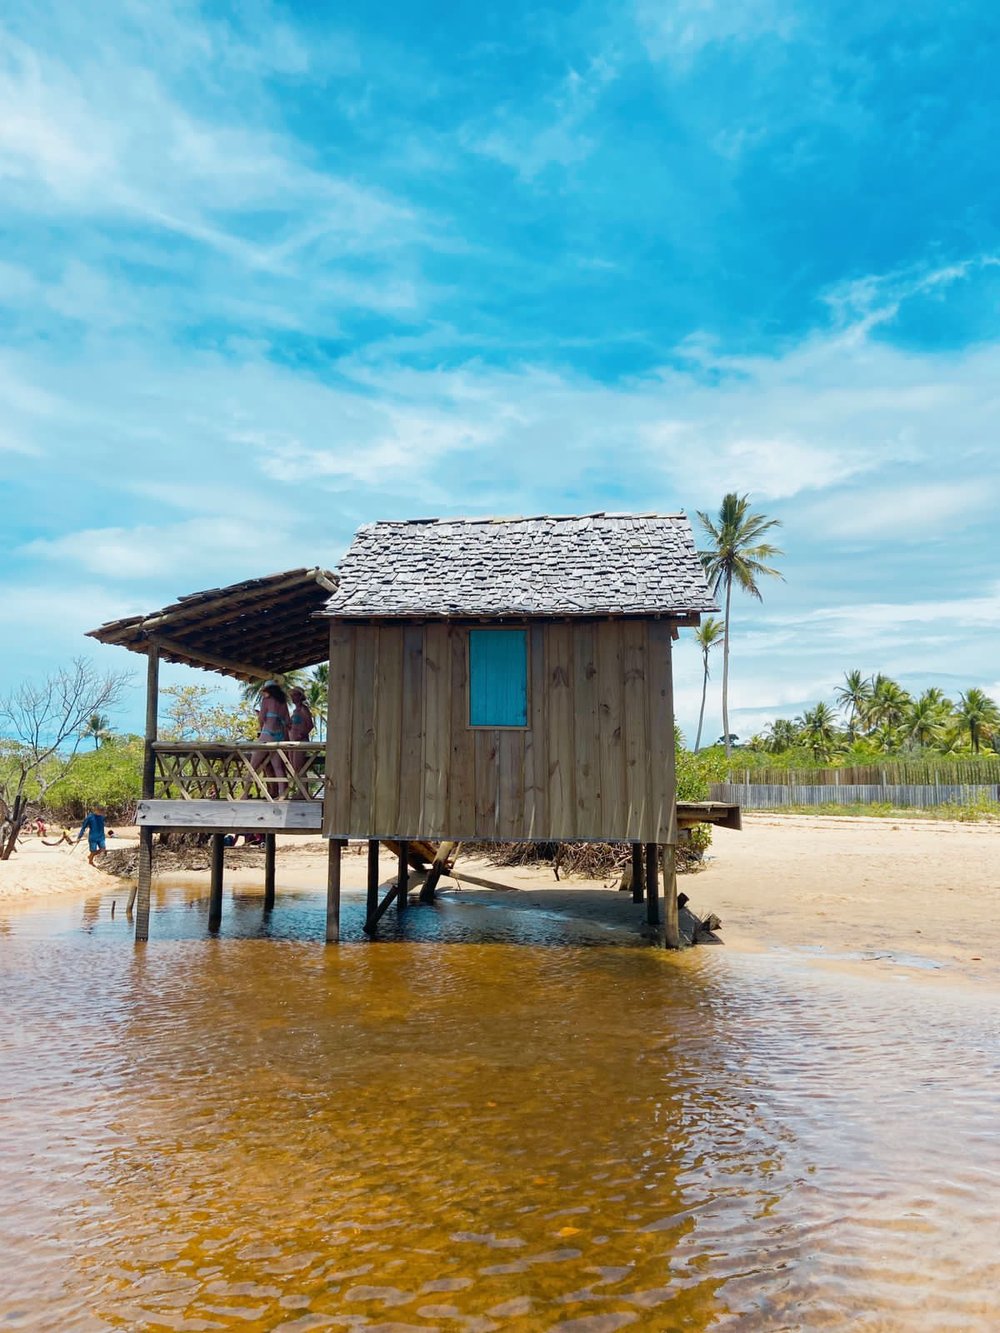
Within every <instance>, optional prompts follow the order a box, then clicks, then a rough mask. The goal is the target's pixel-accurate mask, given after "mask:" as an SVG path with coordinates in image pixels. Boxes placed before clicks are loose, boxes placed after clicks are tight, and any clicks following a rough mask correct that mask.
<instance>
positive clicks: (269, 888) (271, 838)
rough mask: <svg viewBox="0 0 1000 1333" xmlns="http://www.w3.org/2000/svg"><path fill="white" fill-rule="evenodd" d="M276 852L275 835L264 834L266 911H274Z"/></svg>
mask: <svg viewBox="0 0 1000 1333" xmlns="http://www.w3.org/2000/svg"><path fill="white" fill-rule="evenodd" d="M274 852H275V835H274V834H273V833H265V834H264V911H265V912H270V911H272V910H273V909H274Z"/></svg>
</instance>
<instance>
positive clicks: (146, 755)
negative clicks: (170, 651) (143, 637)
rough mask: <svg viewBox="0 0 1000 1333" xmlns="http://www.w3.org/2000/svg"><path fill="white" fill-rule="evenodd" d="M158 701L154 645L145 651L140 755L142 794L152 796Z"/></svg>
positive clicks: (158, 663)
mask: <svg viewBox="0 0 1000 1333" xmlns="http://www.w3.org/2000/svg"><path fill="white" fill-rule="evenodd" d="M159 701H160V653H159V650H158V648H157V647H156V644H155V643H151V644H150V645H149V648H148V649H147V658H146V729H145V733H144V742H143V754H142V794H143V796H145V797H147V798H148V797H151V796H152V795H153V784H154V782H155V775H156V753H155V751H154V749H153V747H154V745H155V744H156V732H157V711H158V707H159Z"/></svg>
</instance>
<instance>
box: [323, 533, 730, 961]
mask: <svg viewBox="0 0 1000 1333" xmlns="http://www.w3.org/2000/svg"><path fill="white" fill-rule="evenodd" d="M717 609H718V608H717V607H716V606H715V603H714V602H713V599H712V595H711V593H710V591H709V588H708V586H707V583H706V580H705V575H704V572H703V569H702V566H701V562H700V561H699V559H698V556H697V554H696V552H695V547H694V541H693V538H692V534H691V529H690V525H689V523H688V520H687V518H686V517H685V516H684V515H682V514H668V515H638V516H637V515H617V514H593V515H589V516H586V517H573V518H554V517H541V518H518V519H471V520H453V519H441V520H430V521H416V522H398V523H374V524H369V525H367V526H366V527H363V528H361V529H360V531H359V532H358V533H357V535H356V537H355V539H354V542H353V544H352V545H351V547H350V549H349V550H348V552H347V555H346V556H345V558H344V560H343V561H342V563H341V565H340V567H339V569H338V585H337V589H336V591H335V592H334V593H332V594H331V596H330V598H329V600H328V602H327V605H326V608H325V613H324V614H326V615H328V616H330V617H331V627H330V667H329V673H330V674H329V682H330V685H329V688H330V717H331V726H330V732H329V739H328V741H327V754H326V780H327V790H326V798H325V802H324V814H323V832H324V835H325V836H326V837H328V838H331V839H336V840H340V839H348V838H367V839H389V838H391V839H393V840H395V841H398V842H403V843H405V842H407V841H408V840H411V839H415V838H419V839H422V840H449V841H459V840H462V841H465V840H470V839H472V840H499V841H508V840H518V839H524V840H529V841H539V842H550V841H551V842H565V841H594V842H610V841H623V842H631V843H632V844H633V847H634V848H635V849H636V860H637V862H638V860H639V856H640V853H639V850H638V849H640V848H642V849H645V851H644V853H643V860H644V863H645V864H644V871H643V874H642V875H638V873H637V879H642V878H644V879H645V881H646V889H647V897H648V902H649V916H650V920H651V921H654V922H656V921H658V920H659V912H658V908H657V905H656V898H655V880H656V875H655V872H651V871H650V866H651V865H654V866H655V865H656V864H657V863H658V862H659V860H660V849H663V848H666V849H668V850H667V852H666V855H665V856H664V858H663V861H664V865H665V867H666V872H665V873H666V874H667V876H668V879H669V881H670V884H671V885H672V882H673V876H672V872H671V866H672V862H673V848H674V847H675V846H676V844H677V839H678V830H677V813H676V800H675V781H674V710H673V690H672V678H671V645H672V641H673V640H674V639H675V638H676V637H677V631H678V629H679V628H680V627H681V626H684V625H697V624H698V621H699V618H700V616H701V615H702V613H704V612H707V611H715V610H717ZM637 871H638V867H637ZM651 882H652V884H653V885H654V891H653V893H652V894H651V893H650V884H651ZM674 903H675V894H674V893H673V890H672V888H671V889H670V891H669V892H668V893H667V920H666V923H665V924H666V928H667V933H668V937H669V936H670V935H671V934H672V933H673V931H672V923H671V917H672V915H673V912H674V910H675V907H674Z"/></svg>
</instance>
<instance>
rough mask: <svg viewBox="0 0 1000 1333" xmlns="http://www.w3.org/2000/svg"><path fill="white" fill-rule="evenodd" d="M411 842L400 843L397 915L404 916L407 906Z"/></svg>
mask: <svg viewBox="0 0 1000 1333" xmlns="http://www.w3.org/2000/svg"><path fill="white" fill-rule="evenodd" d="M409 860H410V844H409V843H408V842H401V843H400V844H399V875H398V878H397V880H396V883H397V885H398V888H397V891H396V915H397V916H402V915H403V913H404V912H405V911H406V908H407V897H406V891H407V889H408V888H409V885H410V865H409Z"/></svg>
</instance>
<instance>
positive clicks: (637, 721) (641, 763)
mask: <svg viewBox="0 0 1000 1333" xmlns="http://www.w3.org/2000/svg"><path fill="white" fill-rule="evenodd" d="M647 642H648V640H647V634H646V625H645V623H644V622H643V621H641V620H628V621H625V622H623V624H622V627H621V643H622V758H623V762H624V767H625V816H626V819H625V832H624V836H625V837H626V838H630V839H631V838H638V837H641V835H642V831H643V829H644V828H645V827H646V825H647V822H648V821H647V818H646V806H647V803H648V801H649V787H650V776H651V765H650V754H649V711H648V685H647V680H646V675H647V672H646V664H647V656H648V649H647Z"/></svg>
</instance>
